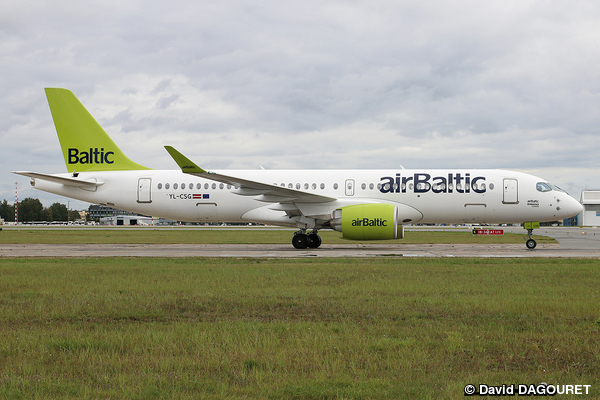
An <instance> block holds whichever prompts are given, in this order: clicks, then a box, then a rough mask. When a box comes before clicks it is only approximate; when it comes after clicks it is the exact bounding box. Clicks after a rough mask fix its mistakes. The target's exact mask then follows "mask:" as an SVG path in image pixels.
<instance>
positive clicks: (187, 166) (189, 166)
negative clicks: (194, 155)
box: [165, 146, 206, 174]
mask: <svg viewBox="0 0 600 400" xmlns="http://www.w3.org/2000/svg"><path fill="white" fill-rule="evenodd" d="M165 149H167V151H168V152H169V154H170V155H171V157H173V160H175V162H176V163H177V165H179V167H180V168H181V171H182V172H184V173H186V174H205V173H206V171H205V170H203V169H202V168H200V167H199V166H197V165H196V164H194V163H193V162H192V161H191V160H190V159H189V158H187V157H186V156H184V155H183V154H181V153H180V152H178V151H177V150H175V148H174V147H172V146H165Z"/></svg>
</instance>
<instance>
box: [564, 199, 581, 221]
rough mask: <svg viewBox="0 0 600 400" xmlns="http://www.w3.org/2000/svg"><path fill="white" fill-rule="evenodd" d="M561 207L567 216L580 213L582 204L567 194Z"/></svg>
mask: <svg viewBox="0 0 600 400" xmlns="http://www.w3.org/2000/svg"><path fill="white" fill-rule="evenodd" d="M562 209H563V211H564V212H565V214H568V217H566V218H570V217H574V216H575V215H578V214H581V213H582V212H583V206H582V205H581V203H579V202H578V201H577V200H575V199H574V198H572V197H571V196H567V198H566V199H565V201H564V202H563V205H562Z"/></svg>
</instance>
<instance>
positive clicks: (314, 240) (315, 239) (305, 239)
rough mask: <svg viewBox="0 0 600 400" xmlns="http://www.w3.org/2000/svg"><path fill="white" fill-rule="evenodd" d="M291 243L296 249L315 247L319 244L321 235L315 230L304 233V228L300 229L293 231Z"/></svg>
mask: <svg viewBox="0 0 600 400" xmlns="http://www.w3.org/2000/svg"><path fill="white" fill-rule="evenodd" d="M292 245H293V246H294V248H296V249H306V248H310V249H316V248H318V247H319V246H320V245H321V236H319V235H318V234H317V231H316V230H314V231H312V232H311V233H309V234H306V230H300V231H298V232H296V233H294V237H293V238H292Z"/></svg>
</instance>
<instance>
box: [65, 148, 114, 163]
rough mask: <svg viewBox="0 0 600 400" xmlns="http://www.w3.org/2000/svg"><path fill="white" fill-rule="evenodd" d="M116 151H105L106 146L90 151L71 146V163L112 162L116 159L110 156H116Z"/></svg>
mask: <svg viewBox="0 0 600 400" xmlns="http://www.w3.org/2000/svg"><path fill="white" fill-rule="evenodd" d="M114 155H115V153H114V151H107V152H106V153H105V152H104V148H103V147H102V148H100V149H98V148H97V147H96V148H94V149H91V148H90V151H89V152H87V151H79V149H74V148H69V164H112V163H114V162H115V160H113V159H112V157H111V158H108V157H109V156H114Z"/></svg>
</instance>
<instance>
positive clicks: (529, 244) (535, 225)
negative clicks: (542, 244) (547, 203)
mask: <svg viewBox="0 0 600 400" xmlns="http://www.w3.org/2000/svg"><path fill="white" fill-rule="evenodd" d="M523 227H524V228H525V229H527V237H528V238H529V239H527V241H526V242H525V246H527V248H528V249H529V250H533V249H535V246H537V242H536V241H535V240H534V239H532V237H531V236H532V235H533V230H534V229H538V228H539V227H540V223H539V222H525V223H524V224H523Z"/></svg>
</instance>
